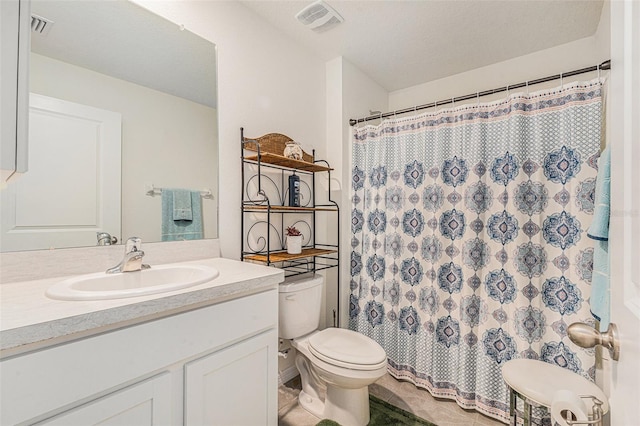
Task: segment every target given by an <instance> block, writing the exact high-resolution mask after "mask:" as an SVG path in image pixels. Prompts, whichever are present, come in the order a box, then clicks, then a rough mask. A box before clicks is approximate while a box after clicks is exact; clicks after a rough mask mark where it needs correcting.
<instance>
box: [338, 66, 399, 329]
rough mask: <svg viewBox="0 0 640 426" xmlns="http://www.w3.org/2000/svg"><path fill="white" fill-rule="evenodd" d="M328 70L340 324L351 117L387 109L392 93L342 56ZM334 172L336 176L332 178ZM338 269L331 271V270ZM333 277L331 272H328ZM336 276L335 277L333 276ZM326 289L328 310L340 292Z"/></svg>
mask: <svg viewBox="0 0 640 426" xmlns="http://www.w3.org/2000/svg"><path fill="white" fill-rule="evenodd" d="M326 70H327V152H328V156H329V158H330V160H329V161H330V162H331V165H332V166H333V167H334V168H335V169H336V173H334V174H333V175H332V178H333V182H332V188H335V189H334V190H333V191H332V198H333V199H335V200H337V202H338V204H339V205H340V208H341V210H340V215H341V222H340V223H341V225H340V226H341V233H342V235H341V240H340V247H341V253H340V266H341V268H340V274H341V275H340V276H341V283H340V286H341V294H340V323H341V325H342V326H345V325H346V323H347V319H348V314H349V293H350V291H349V281H350V273H349V265H350V247H351V234H350V233H351V200H350V198H349V197H350V188H351V127H350V126H349V119H350V118H359V117H363V116H367V115H369V110H374V111H375V110H378V111H387V109H388V106H389V105H388V102H389V100H388V96H389V93H388V92H387V91H386V90H385V89H384V88H382V87H381V86H380V85H379V84H378V83H376V82H375V81H373V80H372V79H371V78H370V77H369V76H367V75H366V74H365V73H363V72H362V71H361V70H359V69H358V68H357V67H355V66H354V65H353V64H351V63H350V62H349V61H347V60H346V59H344V58H342V57H338V58H335V59H333V60H331V61H329V62H327V65H326ZM334 175H335V177H333V176H334ZM334 272H335V271H333V270H332V272H331V273H334ZM328 276H329V277H330V276H331V275H329V274H328ZM334 279H335V278H334ZM331 290H332V289H331V288H329V289H328V290H327V295H326V296H327V313H330V312H331V309H332V306H331V303H334V304H335V301H336V299H337V295H336V294H335V293H334V292H332V291H331Z"/></svg>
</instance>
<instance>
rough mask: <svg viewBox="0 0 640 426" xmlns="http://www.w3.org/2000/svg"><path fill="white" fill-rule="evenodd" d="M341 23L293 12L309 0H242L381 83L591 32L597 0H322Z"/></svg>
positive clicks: (400, 82) (419, 77)
mask: <svg viewBox="0 0 640 426" xmlns="http://www.w3.org/2000/svg"><path fill="white" fill-rule="evenodd" d="M326 2H327V3H328V4H330V5H331V6H332V7H334V8H335V9H336V10H337V11H338V13H340V14H341V15H342V17H343V18H344V23H342V24H340V25H338V26H337V27H335V28H333V29H330V30H328V31H326V32H323V33H316V32H313V31H311V30H309V29H307V28H306V27H304V26H303V25H302V24H300V23H299V22H298V21H297V20H296V19H295V17H294V16H295V14H296V13H297V12H299V11H300V10H301V9H303V8H304V7H305V6H306V5H308V4H310V3H312V1H311V0H310V1H242V3H243V4H245V5H246V6H247V7H248V8H250V9H252V10H253V11H254V12H256V13H257V14H258V15H260V16H262V17H263V18H265V19H266V20H267V21H269V22H270V23H271V24H273V25H274V26H275V27H277V28H279V29H280V30H281V31H283V32H284V33H285V34H287V35H288V36H290V37H291V38H294V39H295V40H298V41H299V42H300V43H301V44H302V45H303V46H305V47H306V48H307V49H309V50H311V51H312V52H314V53H315V54H317V55H318V56H319V57H321V58H322V59H324V60H329V59H332V58H335V57H337V56H344V57H345V58H346V59H347V60H348V61H349V62H351V63H353V64H354V65H356V66H357V67H358V68H360V69H361V70H362V71H363V72H364V73H366V74H367V75H369V76H370V77H371V78H373V79H374V80H375V81H376V82H378V84H380V85H381V86H382V87H384V88H385V89H387V90H389V91H393V90H398V89H403V88H406V87H410V86H413V85H416V84H420V83H425V82H428V81H432V80H436V79H438V78H442V77H446V76H449V75H453V74H458V73H461V72H464V71H468V70H471V69H474V68H478V67H482V66H485V65H489V64H493V63H496V62H501V61H504V60H507V59H511V58H515V57H518V56H522V55H526V54H528V53H532V52H536V51H538V50H542V49H546V48H549V47H553V46H557V45H560V44H564V43H568V42H570V41H574V40H577V39H580V38H584V37H588V36H591V35H593V34H594V33H595V31H596V29H597V27H598V22H599V20H600V12H601V10H602V5H603V1H602V0H589V1H581V0H565V1H562V0H555V1H543V0H508V1H504V0H503V1H490V0H464V1H454V0H449V1H434V0H422V1H419V0H415V1H345V0H326Z"/></svg>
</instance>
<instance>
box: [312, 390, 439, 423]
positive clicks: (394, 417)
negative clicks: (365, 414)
mask: <svg viewBox="0 0 640 426" xmlns="http://www.w3.org/2000/svg"><path fill="white" fill-rule="evenodd" d="M369 408H370V413H371V421H370V422H369V426H436V425H435V424H434V423H431V422H428V421H426V420H424V419H421V418H420V417H418V416H416V415H415V414H412V413H409V412H407V411H404V410H402V409H400V408H398V407H396V406H395V405H391V404H389V403H388V402H385V401H383V400H381V399H379V398H376V397H375V396H371V395H370V396H369ZM316 426H340V425H339V424H338V423H336V422H334V421H333V420H326V419H325V420H322V421H320V423H318V424H317V425H316Z"/></svg>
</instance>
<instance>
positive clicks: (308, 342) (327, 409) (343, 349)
mask: <svg viewBox="0 0 640 426" xmlns="http://www.w3.org/2000/svg"><path fill="white" fill-rule="evenodd" d="M321 295H322V277H321V276H312V277H309V278H302V279H298V280H295V281H288V282H285V283H284V284H281V286H280V307H279V308H280V337H281V338H284V339H290V340H291V345H292V346H293V347H294V348H295V349H296V351H297V354H296V358H295V364H296V368H297V369H298V371H299V372H300V377H301V382H302V391H301V392H300V395H299V397H298V402H299V404H300V406H301V407H303V408H304V409H305V410H307V411H308V412H309V413H311V414H313V415H314V416H316V417H318V419H330V420H333V421H336V422H338V423H339V424H340V425H342V426H364V425H366V424H367V423H369V389H368V386H369V385H370V384H372V383H373V382H375V381H376V380H378V379H379V378H380V377H382V376H383V375H384V374H385V373H386V371H387V356H386V353H385V351H384V349H383V348H382V347H381V346H380V345H379V344H378V343H377V342H375V341H374V340H372V339H370V338H369V337H367V336H365V335H363V334H360V333H357V332H355V331H351V330H346V329H341V328H327V329H324V330H321V331H319V330H317V327H318V324H319V319H320V306H321V304H320V301H321ZM316 315H317V319H316ZM323 390H326V396H325V397H324V399H323V398H322V394H323Z"/></svg>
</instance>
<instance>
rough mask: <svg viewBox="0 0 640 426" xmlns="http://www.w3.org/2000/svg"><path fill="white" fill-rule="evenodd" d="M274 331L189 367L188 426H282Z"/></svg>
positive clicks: (224, 350)
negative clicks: (278, 410)
mask: <svg viewBox="0 0 640 426" xmlns="http://www.w3.org/2000/svg"><path fill="white" fill-rule="evenodd" d="M277 343H278V336H277V334H276V331H275V330H273V329H272V330H270V331H268V332H266V333H263V334H259V335H258V336H255V337H252V338H250V339H247V340H243V341H241V342H239V343H236V344H235V345H233V346H230V347H228V348H225V349H222V350H220V351H218V352H214V353H212V354H210V355H207V356H204V357H202V358H200V359H197V360H195V361H192V362H190V363H188V364H186V366H185V372H184V376H185V396H184V401H185V407H184V424H185V425H221V426H223V425H224V426H227V425H234V426H256V425H264V426H268V425H272V426H275V425H276V424H277V420H278V419H277V417H278V412H277V404H278V403H277V398H278V395H277V388H278V384H277V381H278V379H277V368H278V367H277V363H278V360H277V358H278V357H277V355H276V353H277V352H276V351H277Z"/></svg>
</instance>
